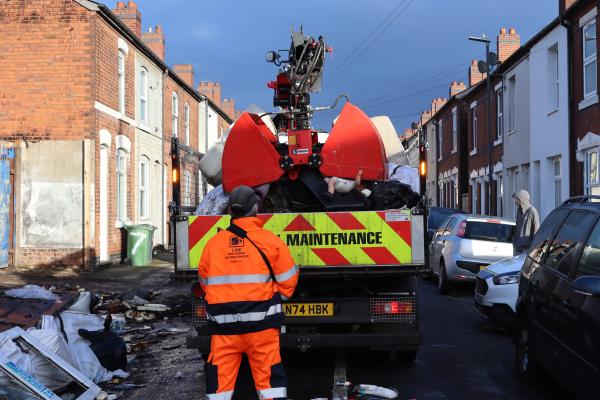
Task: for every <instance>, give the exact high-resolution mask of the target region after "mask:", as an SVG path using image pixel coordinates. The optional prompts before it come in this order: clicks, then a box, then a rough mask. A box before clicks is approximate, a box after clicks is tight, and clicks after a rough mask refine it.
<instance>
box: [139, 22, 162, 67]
mask: <svg viewBox="0 0 600 400" xmlns="http://www.w3.org/2000/svg"><path fill="white" fill-rule="evenodd" d="M142 42H144V43H145V44H146V46H148V47H150V50H152V52H153V53H154V54H156V55H157V56H158V57H159V58H160V59H161V60H163V61H164V59H165V35H164V33H163V30H162V26H160V25H156V27H155V28H154V29H152V28H149V29H148V32H144V33H142Z"/></svg>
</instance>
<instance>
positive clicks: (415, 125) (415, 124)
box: [410, 122, 419, 130]
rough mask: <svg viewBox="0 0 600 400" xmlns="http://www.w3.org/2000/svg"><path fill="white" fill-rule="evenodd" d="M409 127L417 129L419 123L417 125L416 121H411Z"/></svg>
mask: <svg viewBox="0 0 600 400" xmlns="http://www.w3.org/2000/svg"><path fill="white" fill-rule="evenodd" d="M410 127H411V128H412V129H413V130H417V129H419V125H417V123H416V122H413V123H411V124H410Z"/></svg>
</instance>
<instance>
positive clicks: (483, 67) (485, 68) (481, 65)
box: [477, 60, 488, 74]
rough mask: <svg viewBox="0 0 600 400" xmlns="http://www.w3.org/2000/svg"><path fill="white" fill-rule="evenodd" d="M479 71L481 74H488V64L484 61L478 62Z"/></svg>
mask: <svg viewBox="0 0 600 400" xmlns="http://www.w3.org/2000/svg"><path fill="white" fill-rule="evenodd" d="M477 69H478V70H479V72H480V73H482V74H487V72H488V63H486V62H485V61H483V60H480V61H478V62H477Z"/></svg>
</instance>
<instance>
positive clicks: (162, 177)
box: [160, 68, 169, 249]
mask: <svg viewBox="0 0 600 400" xmlns="http://www.w3.org/2000/svg"><path fill="white" fill-rule="evenodd" d="M168 76H169V70H168V69H166V68H165V70H164V71H163V74H162V96H161V103H162V105H161V112H160V115H161V118H160V124H161V125H160V127H161V128H160V129H161V132H162V148H161V152H162V163H161V170H162V173H161V174H160V175H161V182H162V186H161V188H160V191H161V193H162V192H163V190H165V189H166V181H165V170H164V168H165V161H166V160H165V81H166V79H167V77H168ZM161 197H162V198H161V199H160V201H161V203H163V206H162V207H161V208H162V215H161V220H160V223H161V225H162V229H161V230H162V236H163V237H162V239H163V246H164V247H165V249H167V242H168V235H167V230H166V228H167V227H166V224H165V221H166V218H165V217H166V213H167V204H165V198H166V193H162V196H161Z"/></svg>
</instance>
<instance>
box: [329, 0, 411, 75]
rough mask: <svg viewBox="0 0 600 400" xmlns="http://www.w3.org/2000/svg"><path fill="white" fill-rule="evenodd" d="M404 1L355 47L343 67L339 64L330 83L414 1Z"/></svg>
mask: <svg viewBox="0 0 600 400" xmlns="http://www.w3.org/2000/svg"><path fill="white" fill-rule="evenodd" d="M406 1H407V0H402V1H401V2H400V3H399V4H398V5H397V6H396V7H395V8H394V9H393V10H392V12H390V14H388V16H386V18H385V19H384V20H383V21H382V22H381V23H380V24H379V25H378V26H377V28H375V29H374V30H373V31H372V32H371V33H370V34H369V35H368V36H367V38H366V39H365V40H363V41H362V42H361V44H360V45H359V46H357V47H356V49H355V50H354V51H353V52H352V53H351V54H350V56H349V57H347V58H346V59H345V60H344V62H343V63H342V64H343V65H342V64H340V67H339V68H338V69H337V70H335V71H333V72H332V74H331V76H330V77H329V79H330V80H331V81H333V80H335V79H336V78H337V77H339V76H341V74H342V73H344V71H346V70H347V69H348V68H349V67H350V66H351V65H352V64H354V62H355V61H356V60H358V59H359V58H360V56H361V55H363V54H364V53H365V51H367V50H368V49H369V48H370V47H371V46H372V45H373V44H374V43H375V42H376V41H377V39H379V38H380V37H381V35H383V34H384V33H385V32H386V31H387V30H388V29H389V27H390V26H392V24H393V23H394V22H395V21H396V20H397V19H398V18H399V17H400V16H401V15H402V14H403V13H404V12H405V11H406V10H407V9H408V7H410V5H411V4H412V3H413V1H414V0H408V3H407V2H406ZM404 4H406V5H405V7H404V8H402V9H400V7H401V6H402V5H404ZM397 10H400V11H399V12H397V13H396V15H395V16H393V15H394V13H395V12H396V11H397ZM361 47H362V48H361Z"/></svg>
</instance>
